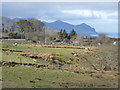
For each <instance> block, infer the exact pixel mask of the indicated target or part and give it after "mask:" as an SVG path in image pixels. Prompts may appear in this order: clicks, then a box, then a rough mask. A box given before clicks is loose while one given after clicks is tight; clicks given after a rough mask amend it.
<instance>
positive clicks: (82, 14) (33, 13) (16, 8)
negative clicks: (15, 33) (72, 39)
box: [2, 2, 118, 32]
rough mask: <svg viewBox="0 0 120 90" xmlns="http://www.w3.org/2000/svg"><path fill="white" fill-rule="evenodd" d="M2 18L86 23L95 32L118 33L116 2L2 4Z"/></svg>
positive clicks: (75, 23)
mask: <svg viewBox="0 0 120 90" xmlns="http://www.w3.org/2000/svg"><path fill="white" fill-rule="evenodd" d="M2 16H5V17H9V18H36V19H39V20H41V21H46V22H54V21H56V20H61V21H64V22H68V23H70V24H74V25H79V24H81V23H86V24H88V25H90V26H91V27H93V28H95V30H96V31H97V32H118V3H117V2H2Z"/></svg>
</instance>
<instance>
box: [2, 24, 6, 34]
mask: <svg viewBox="0 0 120 90" xmlns="http://www.w3.org/2000/svg"><path fill="white" fill-rule="evenodd" d="M2 32H3V33H4V32H5V30H4V24H2Z"/></svg>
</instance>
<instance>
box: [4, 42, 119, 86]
mask: <svg viewBox="0 0 120 90" xmlns="http://www.w3.org/2000/svg"><path fill="white" fill-rule="evenodd" d="M2 48H3V49H9V50H21V51H22V52H31V53H33V52H36V53H44V54H45V53H49V54H58V55H59V56H55V57H54V59H55V61H56V62H59V63H62V64H63V65H62V66H61V67H62V68H63V70H56V69H53V70H52V69H47V68H34V67H29V66H15V67H3V68H2V69H3V72H2V75H3V88H106V87H108V88H117V86H118V75H119V74H118V72H117V54H118V53H117V47H116V46H112V45H110V46H99V47H97V49H95V50H93V51H92V52H93V53H91V52H90V53H88V52H86V50H84V49H71V48H47V47H40V46H27V45H20V44H19V45H17V46H15V45H13V44H11V43H8V42H3V43H2ZM9 50H8V51H2V60H3V61H9V62H13V61H14V62H18V63H19V62H20V60H21V62H22V63H37V64H41V65H53V66H57V65H58V63H53V62H52V63H50V62H49V61H46V60H44V59H42V58H37V62H34V61H33V58H30V57H25V56H21V53H22V52H11V51H9ZM72 52H79V53H83V52H84V53H83V54H80V55H79V56H76V57H75V56H73V55H72V54H71V53H72ZM68 62H69V63H68ZM106 64H108V65H109V67H111V70H109V71H103V68H102V67H105V65H106ZM93 66H94V67H96V68H97V69H98V70H94V67H93ZM77 67H80V68H81V67H82V68H83V69H82V70H84V73H82V72H79V73H75V72H74V71H75V70H78V71H81V69H79V68H77ZM66 68H67V69H68V70H66ZM71 68H72V69H71ZM101 68H102V69H101Z"/></svg>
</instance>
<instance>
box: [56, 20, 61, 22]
mask: <svg viewBox="0 0 120 90" xmlns="http://www.w3.org/2000/svg"><path fill="white" fill-rule="evenodd" d="M55 22H63V21H61V20H56V21H55Z"/></svg>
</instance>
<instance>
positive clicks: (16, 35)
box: [8, 33, 25, 39]
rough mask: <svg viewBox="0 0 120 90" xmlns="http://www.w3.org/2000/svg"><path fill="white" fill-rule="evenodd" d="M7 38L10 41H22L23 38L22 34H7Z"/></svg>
mask: <svg viewBox="0 0 120 90" xmlns="http://www.w3.org/2000/svg"><path fill="white" fill-rule="evenodd" d="M8 36H9V38H10V39H24V38H25V36H24V35H23V34H19V33H9V34H8Z"/></svg>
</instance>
